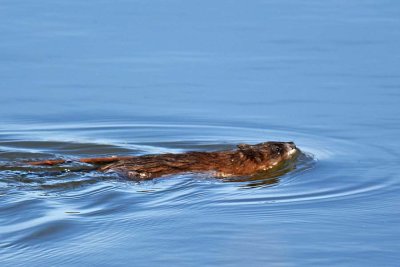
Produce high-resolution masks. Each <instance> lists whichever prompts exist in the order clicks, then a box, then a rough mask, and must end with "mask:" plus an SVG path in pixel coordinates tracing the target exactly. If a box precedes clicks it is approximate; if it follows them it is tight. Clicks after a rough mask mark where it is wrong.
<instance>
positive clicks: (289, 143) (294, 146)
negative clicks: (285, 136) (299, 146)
mask: <svg viewBox="0 0 400 267" xmlns="http://www.w3.org/2000/svg"><path fill="white" fill-rule="evenodd" d="M287 144H288V146H289V147H290V148H291V149H296V145H295V144H294V143H293V142H287Z"/></svg>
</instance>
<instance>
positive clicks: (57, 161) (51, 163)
mask: <svg viewBox="0 0 400 267" xmlns="http://www.w3.org/2000/svg"><path fill="white" fill-rule="evenodd" d="M134 157H135V156H124V157H117V156H111V157H104V158H81V159H77V160H71V161H76V162H82V163H89V164H106V163H110V162H115V161H119V160H126V159H132V158H134ZM69 161H70V160H65V159H54V160H43V161H30V162H27V164H29V165H35V166H41V165H42V166H54V165H59V164H63V163H65V162H69Z"/></svg>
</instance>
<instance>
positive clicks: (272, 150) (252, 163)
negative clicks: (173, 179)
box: [29, 142, 299, 180]
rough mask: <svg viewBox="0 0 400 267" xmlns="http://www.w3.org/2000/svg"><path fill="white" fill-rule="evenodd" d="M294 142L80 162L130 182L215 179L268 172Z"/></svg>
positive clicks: (290, 154)
mask: <svg viewBox="0 0 400 267" xmlns="http://www.w3.org/2000/svg"><path fill="white" fill-rule="evenodd" d="M298 151H299V150H298V149H297V148H296V146H295V144H294V143H293V142H265V143H260V144H256V145H248V144H240V145H237V149H235V150H224V151H215V152H187V153H182V154H158V155H144V156H128V157H108V158H83V159H80V160H79V161H80V162H84V163H91V164H95V165H96V167H95V168H96V170H98V171H102V172H116V173H119V174H121V175H123V176H125V177H128V178H131V179H139V180H147V179H152V178H156V177H160V176H164V175H171V174H178V173H187V172H195V173H199V172H212V173H213V174H215V175H216V176H220V177H227V176H245V175H253V174H256V173H258V172H262V171H267V170H268V169H271V168H273V167H274V166H277V165H279V164H280V163H283V162H285V161H287V160H290V159H292V158H293V157H294V155H296V154H297V153H298ZM64 162H65V160H53V161H41V162H30V163H29V164H32V165H56V164H60V163H64Z"/></svg>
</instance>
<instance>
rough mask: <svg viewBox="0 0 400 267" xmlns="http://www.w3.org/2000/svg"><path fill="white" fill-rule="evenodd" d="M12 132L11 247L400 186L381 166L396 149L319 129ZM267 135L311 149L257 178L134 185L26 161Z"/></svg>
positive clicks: (4, 183)
mask: <svg viewBox="0 0 400 267" xmlns="http://www.w3.org/2000/svg"><path fill="white" fill-rule="evenodd" d="M7 136H8V139H7V140H6V141H1V140H0V157H1V158H0V200H1V201H2V203H3V204H2V207H1V208H0V214H1V215H2V218H5V219H4V220H3V222H2V223H1V225H0V233H1V234H2V235H3V236H4V237H5V239H4V240H3V241H2V243H0V245H1V246H3V247H10V246H11V247H19V248H22V247H25V246H33V245H35V244H36V243H35V242H36V241H35V240H37V239H40V240H42V241H43V242H47V241H50V240H57V239H60V240H61V239H62V238H63V236H69V238H72V239H74V240H75V239H78V238H83V239H85V238H88V239H90V237H89V233H91V234H93V233H98V234H99V235H101V233H102V231H104V230H105V229H107V227H111V226H112V225H114V224H118V227H119V229H120V231H114V232H113V235H112V236H105V237H103V239H98V240H102V241H104V242H107V241H110V240H114V241H115V240H118V239H124V238H125V235H124V231H122V230H121V229H124V226H126V227H129V225H130V224H132V222H134V223H135V225H136V226H140V228H141V229H142V230H144V231H147V230H148V231H151V230H150V229H154V227H157V225H158V223H157V222H159V221H163V222H166V221H168V220H173V218H175V217H176V216H179V214H181V213H182V212H186V213H188V212H189V213H190V212H193V211H196V210H197V211H200V212H203V210H207V212H208V213H210V212H211V213H212V212H215V213H216V214H221V213H224V212H229V213H231V214H232V216H238V215H240V214H246V215H248V216H275V215H277V216H279V214H281V216H285V214H284V210H282V211H279V210H275V211H273V212H271V210H270V209H264V208H262V209H259V208H257V207H262V206H263V205H267V206H268V207H273V206H277V207H279V206H282V205H291V206H292V205H308V204H313V205H317V204H318V203H323V202H326V201H336V202H339V201H344V200H352V199H356V198H361V199H367V198H369V197H371V196H373V195H376V194H384V193H385V192H387V191H388V190H390V188H392V187H393V186H394V185H395V184H396V183H397V181H396V179H395V174H394V173H392V172H388V171H387V168H388V166H389V165H387V166H383V165H382V166H376V162H379V160H380V159H381V158H385V160H386V162H388V163H389V164H394V163H393V162H395V160H396V159H397V158H398V154H397V153H396V151H393V150H390V149H389V150H388V149H384V148H382V147H379V146H378V145H374V146H368V147H366V146H365V145H363V144H359V143H356V142H354V141H352V140H344V139H341V138H337V137H328V136H326V135H325V136H319V135H315V134H313V133H310V131H309V130H308V131H306V130H303V131H302V130H299V129H282V128H279V129H278V130H264V129H261V128H258V127H236V126H229V125H178V124H166V125H162V124H154V125H152V124H123V125H91V126H87V127H82V126H63V127H50V128H46V127H36V128H34V127H29V129H28V128H25V127H21V128H20V129H16V130H13V131H11V130H10V131H9V134H8V135H7ZM88 140H91V142H89V141H88ZM267 140H281V141H290V140H293V141H295V142H296V144H297V146H298V147H299V148H300V149H301V150H302V151H303V154H302V155H301V157H299V159H298V160H297V161H296V162H295V163H293V164H292V165H287V166H284V167H283V168H282V169H279V170H276V171H275V172H272V173H270V174H269V175H268V176H259V177H252V178H251V179H249V177H242V178H240V177H238V178H235V179H216V178H214V177H212V176H210V175H207V174H181V175H174V176H170V177H163V178H159V179H154V180H151V181H144V182H133V181H128V180H126V179H121V178H120V177H118V176H116V175H112V174H104V173H99V172H95V171H89V172H84V171H83V172H82V171H79V170H78V169H79V168H82V167H85V166H84V165H79V164H78V165H71V164H66V165H63V166H60V167H29V168H28V167H27V166H25V165H24V164H21V162H23V161H26V160H28V159H47V158H56V157H62V158H66V159H74V158H76V157H79V156H81V155H90V156H104V155H111V154H125V155H127V154H146V153H164V152H182V151H188V150H199V151H210V150H221V149H230V148H233V147H235V145H236V144H237V143H243V142H245V143H258V142H263V141H267ZM371 166H374V167H373V168H371ZM74 168H75V169H76V170H77V171H74ZM383 174H384V175H383ZM377 177H379V179H377ZM291 206H290V207H291ZM239 207H243V208H239ZM253 207H254V208H253ZM21 211H24V212H23V213H21ZM204 212H205V211H204ZM172 223H173V221H171V224H172ZM74 231H75V232H74ZM85 231H86V232H85Z"/></svg>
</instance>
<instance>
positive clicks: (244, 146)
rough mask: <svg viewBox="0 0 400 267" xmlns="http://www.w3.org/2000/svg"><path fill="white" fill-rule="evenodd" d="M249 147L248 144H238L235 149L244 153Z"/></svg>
mask: <svg viewBox="0 0 400 267" xmlns="http://www.w3.org/2000/svg"><path fill="white" fill-rule="evenodd" d="M250 147H251V146H250V145H248V144H238V145H237V148H238V149H239V150H240V151H246V150H248V149H250Z"/></svg>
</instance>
